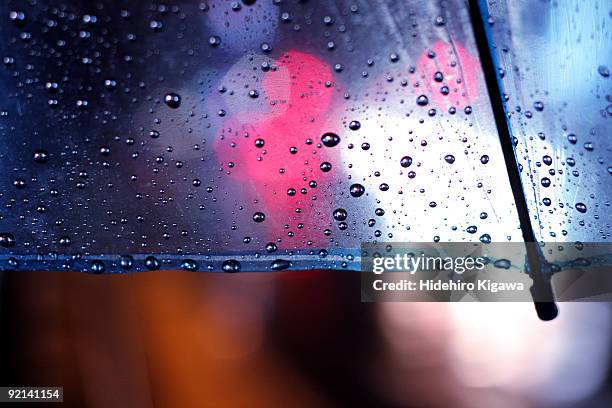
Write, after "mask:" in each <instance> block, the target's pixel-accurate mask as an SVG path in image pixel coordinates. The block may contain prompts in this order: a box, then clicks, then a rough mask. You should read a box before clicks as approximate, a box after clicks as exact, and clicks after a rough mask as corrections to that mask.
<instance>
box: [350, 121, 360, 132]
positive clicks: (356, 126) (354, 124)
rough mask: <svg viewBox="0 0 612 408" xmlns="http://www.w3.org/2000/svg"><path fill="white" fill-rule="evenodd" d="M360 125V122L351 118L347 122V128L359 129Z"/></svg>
mask: <svg viewBox="0 0 612 408" xmlns="http://www.w3.org/2000/svg"><path fill="white" fill-rule="evenodd" d="M360 127H361V123H360V122H359V121H356V120H352V121H351V123H349V129H351V130H359V128H360Z"/></svg>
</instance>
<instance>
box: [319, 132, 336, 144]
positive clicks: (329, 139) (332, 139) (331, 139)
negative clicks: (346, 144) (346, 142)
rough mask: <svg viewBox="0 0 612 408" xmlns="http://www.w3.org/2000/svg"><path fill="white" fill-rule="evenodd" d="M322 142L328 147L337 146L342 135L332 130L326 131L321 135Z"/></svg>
mask: <svg viewBox="0 0 612 408" xmlns="http://www.w3.org/2000/svg"><path fill="white" fill-rule="evenodd" d="M321 143H323V145H324V146H327V147H334V146H337V145H338V143H340V136H338V135H337V134H335V133H331V132H328V133H325V134H324V135H323V136H321Z"/></svg>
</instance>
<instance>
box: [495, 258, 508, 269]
mask: <svg viewBox="0 0 612 408" xmlns="http://www.w3.org/2000/svg"><path fill="white" fill-rule="evenodd" d="M493 266H495V267H496V268H500V269H510V267H511V266H512V262H510V261H509V260H508V259H498V260H497V261H495V262H493Z"/></svg>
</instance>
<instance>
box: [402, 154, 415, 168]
mask: <svg viewBox="0 0 612 408" xmlns="http://www.w3.org/2000/svg"><path fill="white" fill-rule="evenodd" d="M411 164H412V157H410V156H404V157H402V158H401V159H400V166H402V167H404V168H406V167H410V165H411Z"/></svg>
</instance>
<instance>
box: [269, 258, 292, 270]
mask: <svg viewBox="0 0 612 408" xmlns="http://www.w3.org/2000/svg"><path fill="white" fill-rule="evenodd" d="M289 268H291V262H289V261H287V260H284V259H276V260H275V261H273V262H272V264H271V265H270V269H272V270H273V271H282V270H285V269H289Z"/></svg>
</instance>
